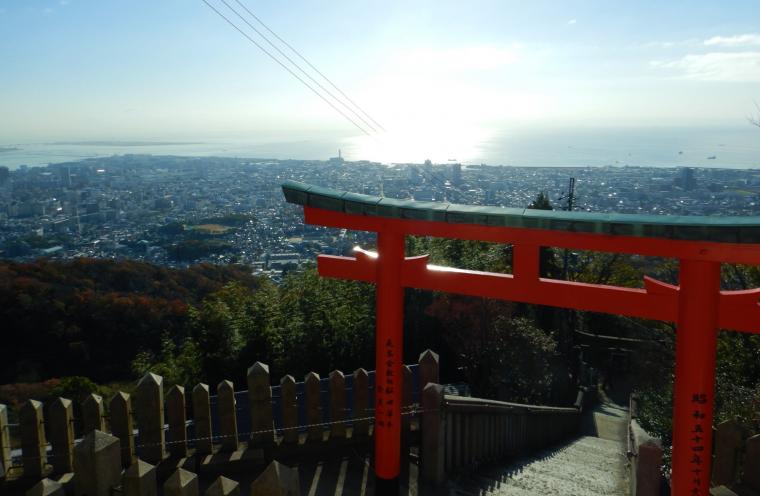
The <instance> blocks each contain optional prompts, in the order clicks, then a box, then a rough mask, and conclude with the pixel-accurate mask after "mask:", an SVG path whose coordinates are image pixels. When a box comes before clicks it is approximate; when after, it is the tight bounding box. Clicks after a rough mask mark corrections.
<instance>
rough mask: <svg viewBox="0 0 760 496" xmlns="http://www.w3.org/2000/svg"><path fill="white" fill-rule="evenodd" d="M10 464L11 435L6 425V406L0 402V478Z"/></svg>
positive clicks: (3, 475)
mask: <svg viewBox="0 0 760 496" xmlns="http://www.w3.org/2000/svg"><path fill="white" fill-rule="evenodd" d="M10 466H11V435H10V427H9V426H8V407H7V406H5V405H1V404H0V480H1V479H3V477H5V474H6V473H7V472H8V470H9V467H10Z"/></svg>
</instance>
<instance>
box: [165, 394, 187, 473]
mask: <svg viewBox="0 0 760 496" xmlns="http://www.w3.org/2000/svg"><path fill="white" fill-rule="evenodd" d="M166 416H167V417H169V453H171V454H172V456H175V457H177V458H184V457H186V456H187V426H186V421H187V416H186V415H185V388H183V387H182V386H172V387H171V389H169V391H168V392H167V393H166Z"/></svg>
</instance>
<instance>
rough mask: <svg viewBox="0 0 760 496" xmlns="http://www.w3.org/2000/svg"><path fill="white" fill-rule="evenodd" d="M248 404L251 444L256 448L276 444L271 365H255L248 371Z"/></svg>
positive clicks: (257, 363)
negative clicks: (270, 374) (249, 409)
mask: <svg viewBox="0 0 760 496" xmlns="http://www.w3.org/2000/svg"><path fill="white" fill-rule="evenodd" d="M247 380H248V402H249V404H250V407H251V442H252V443H253V445H254V446H262V447H270V446H272V445H273V444H274V434H275V433H274V421H273V418H272V386H271V382H270V378H269V365H267V364H265V363H261V362H256V363H254V364H253V365H252V366H251V367H250V368H249V369H248V375H247Z"/></svg>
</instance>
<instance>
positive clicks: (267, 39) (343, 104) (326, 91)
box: [220, 0, 377, 132]
mask: <svg viewBox="0 0 760 496" xmlns="http://www.w3.org/2000/svg"><path fill="white" fill-rule="evenodd" d="M220 1H221V2H222V3H223V4H224V5H226V6H227V8H228V9H230V10H231V11H232V12H234V13H235V15H237V16H238V17H239V18H240V20H242V21H243V22H244V23H246V24H247V25H248V27H249V28H251V29H253V30H254V31H255V32H256V34H258V35H259V36H261V38H262V39H263V40H264V41H266V42H267V43H268V44H269V46H271V47H272V48H274V49H275V50H277V53H279V54H280V55H282V56H283V57H285V60H287V61H288V62H290V63H291V64H292V65H293V67H295V68H296V69H298V70H299V71H301V73H302V74H303V75H304V76H306V77H307V78H309V80H310V81H311V82H312V83H314V84H316V85H317V86H319V88H320V89H321V90H322V91H324V92H325V93H327V94H328V95H329V96H330V97H331V98H332V99H333V100H335V101H336V102H338V103H339V104H340V105H342V106H343V108H345V109H346V110H348V111H349V112H351V113H352V114H354V116H356V117H357V118H358V119H359V120H360V121H362V122H363V123H364V124H365V125H366V126H367V127H369V128H370V129H371V130H372V131H374V132H377V129H375V128H374V126H372V124H370V123H369V122H367V120H366V119H365V118H364V117H362V116H361V115H359V114H358V113H357V112H356V111H355V110H354V109H352V108H351V107H349V106H348V105H346V103H345V102H344V101H343V100H341V99H340V98H338V97H336V96H335V95H334V94H332V92H330V90H328V89H327V88H325V87H324V86H322V84H321V83H320V82H319V81H317V80H316V79H314V78H313V77H311V74H309V73H308V72H306V71H305V70H303V69H302V68H301V66H300V65H298V64H297V63H296V62H294V61H293V59H291V58H290V57H288V55H287V54H286V53H285V52H283V51H282V50H280V47H278V46H277V45H275V44H274V43H272V41H271V40H270V39H269V38H267V37H266V35H265V34H264V33H262V32H261V31H259V30H258V29H256V27H254V26H253V25H252V24H251V23H250V22H248V20H247V19H246V18H245V17H243V16H242V15H241V14H240V12H238V11H237V10H236V9H235V8H233V7H232V6H231V5H230V4H229V3H227V0H220ZM238 4H240V2H238ZM241 6H242V7H243V8H244V9H245V10H246V11H247V12H248V13H251V12H250V11H249V10H248V9H246V8H245V6H244V5H242V4H241ZM251 15H253V14H251ZM254 17H255V16H254Z"/></svg>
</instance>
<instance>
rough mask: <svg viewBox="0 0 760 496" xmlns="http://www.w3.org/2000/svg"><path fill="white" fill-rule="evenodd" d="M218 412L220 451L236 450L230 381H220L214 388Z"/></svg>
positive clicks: (233, 399) (235, 420)
mask: <svg viewBox="0 0 760 496" xmlns="http://www.w3.org/2000/svg"><path fill="white" fill-rule="evenodd" d="M216 395H217V408H218V412H219V431H220V434H221V436H222V450H223V451H235V450H237V449H238V429H237V412H236V411H235V386H234V385H233V384H232V382H231V381H227V380H225V381H222V382H220V383H219V385H218V386H217V388H216Z"/></svg>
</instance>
